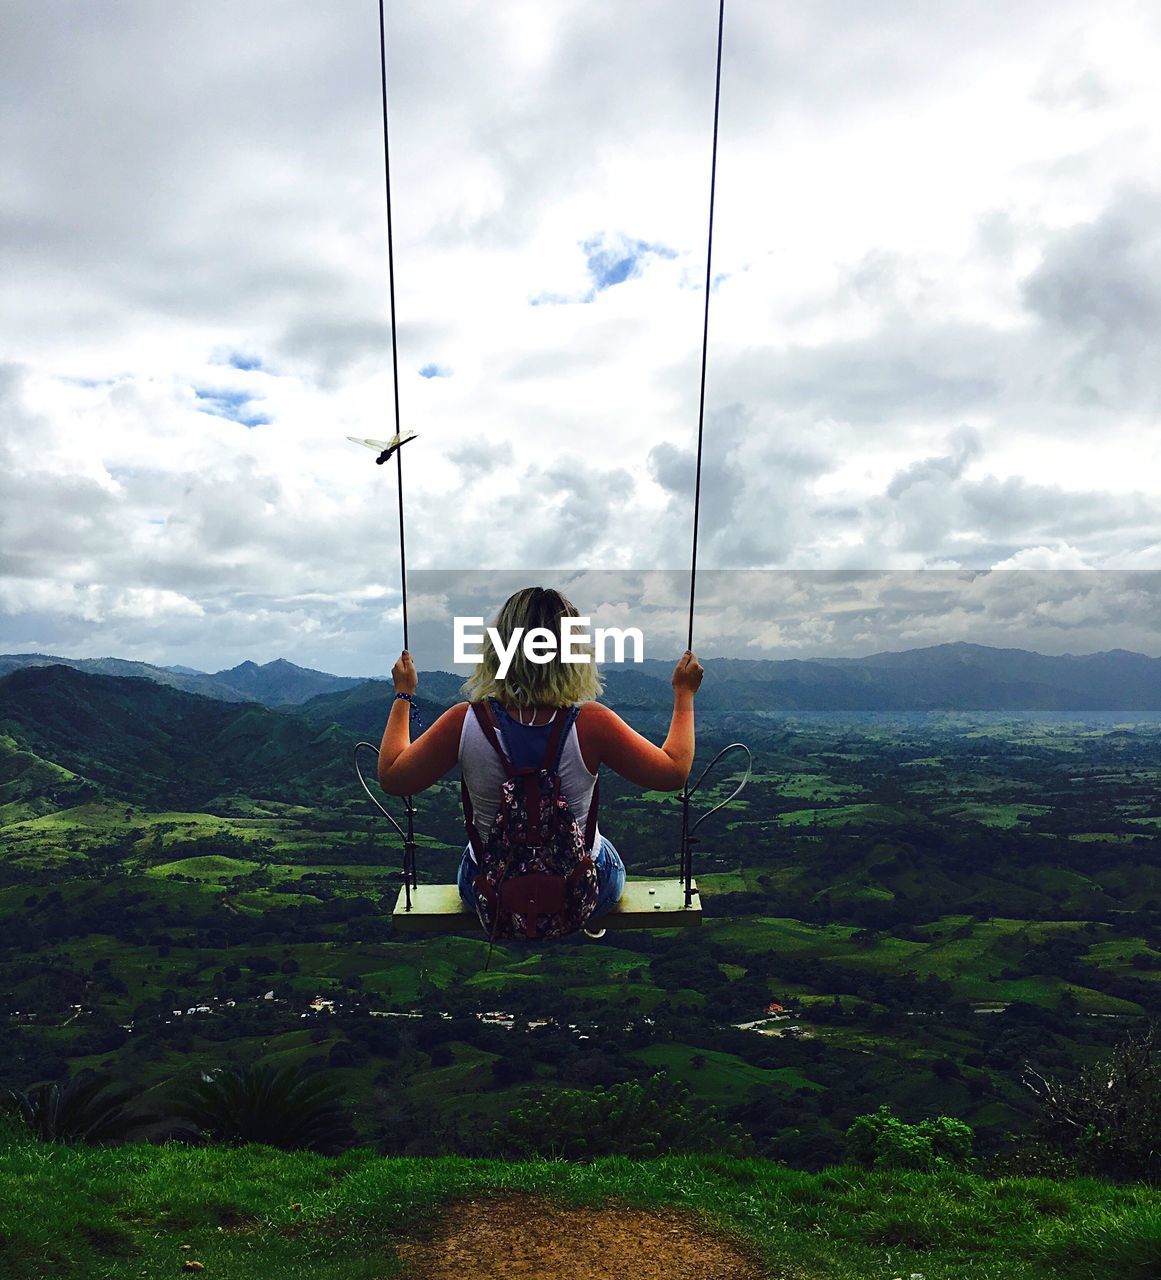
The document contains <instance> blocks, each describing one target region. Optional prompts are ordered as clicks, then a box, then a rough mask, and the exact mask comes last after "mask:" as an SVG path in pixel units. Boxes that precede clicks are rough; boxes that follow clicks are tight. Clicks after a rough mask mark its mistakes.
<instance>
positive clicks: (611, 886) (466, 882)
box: [456, 836, 625, 920]
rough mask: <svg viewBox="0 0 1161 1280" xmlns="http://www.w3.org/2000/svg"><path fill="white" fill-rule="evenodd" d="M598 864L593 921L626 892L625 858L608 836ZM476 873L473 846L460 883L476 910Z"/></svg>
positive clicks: (467, 903)
mask: <svg viewBox="0 0 1161 1280" xmlns="http://www.w3.org/2000/svg"><path fill="white" fill-rule="evenodd" d="M596 863H597V884H598V886H599V893H598V896H597V905H596V909H595V910H594V911H593V914H592V915H591V916H590V917H589V919H590V920H595V919H596V918H597V917H598V916H600V915H603V914H604V913H605V912H606V911H608V909H609V908H610V907H611V906H613V905H614V904H615V903H617V902H620V901H621V894H623V893H624V892H625V864H624V863H623V862H622V861H621V855H620V854H619V853H618V852H617V850H616V849H615V848H614V847H613V842H612V841H611V840H609V839H608V838H607V837H606V836H601V840H600V843H599V844H598V845H597V852H596ZM476 874H477V868H476V860H475V858H473V857H472V850H471V846H469V847H468V848H466V849H465V850H464V856H463V858H461V859H460V871H459V876H458V877H457V881H456V882H457V884H458V885H459V890H460V897H461V898H462V899H463V902H464V905H465V906H466V907H469V908H470V909H471V910H472V911H475V909H476V891H475V889H474V888H473V887H472V881H473V880H475V878H476Z"/></svg>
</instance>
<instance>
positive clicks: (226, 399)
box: [194, 387, 270, 427]
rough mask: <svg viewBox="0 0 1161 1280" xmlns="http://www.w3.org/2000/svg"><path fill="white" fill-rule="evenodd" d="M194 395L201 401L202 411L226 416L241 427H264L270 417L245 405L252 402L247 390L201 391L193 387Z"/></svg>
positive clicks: (218, 416)
mask: <svg viewBox="0 0 1161 1280" xmlns="http://www.w3.org/2000/svg"><path fill="white" fill-rule="evenodd" d="M194 395H196V396H197V398H198V399H199V400H200V401H201V404H199V405H198V408H199V409H200V410H201V412H202V413H212V414H213V415H214V416H215V417H216V418H228V419H229V420H230V421H231V422H237V423H238V424H239V425H241V426H243V427H264V426H266V425H267V424H268V423H269V422H270V419H269V418H268V417H267V416H266V415H265V414H264V413H260V412H258V411H257V410H254V409H248V408H247V407H246V406H247V405H249V404H251V403H252V402H253V399H254V398H253V396H251V395H250V393H249V392H248V391H208V390H207V391H202V390H199V389H198V388H197V387H194Z"/></svg>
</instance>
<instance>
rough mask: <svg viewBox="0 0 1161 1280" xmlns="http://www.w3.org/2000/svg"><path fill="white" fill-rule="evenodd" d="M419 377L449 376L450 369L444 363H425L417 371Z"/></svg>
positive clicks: (450, 374) (450, 373)
mask: <svg viewBox="0 0 1161 1280" xmlns="http://www.w3.org/2000/svg"><path fill="white" fill-rule="evenodd" d="M419 376H420V377H421V378H450V377H451V376H452V371H451V369H450V367H449V366H448V365H446V364H435V363H434V362H433V363H431V364H425V365H424V366H423V368H422V369H420V371H419Z"/></svg>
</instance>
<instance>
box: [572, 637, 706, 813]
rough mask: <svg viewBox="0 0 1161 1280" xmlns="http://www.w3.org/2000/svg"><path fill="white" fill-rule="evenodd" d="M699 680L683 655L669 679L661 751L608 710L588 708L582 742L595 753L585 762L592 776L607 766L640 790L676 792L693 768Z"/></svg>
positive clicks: (693, 661) (691, 660)
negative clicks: (666, 724) (668, 711)
mask: <svg viewBox="0 0 1161 1280" xmlns="http://www.w3.org/2000/svg"><path fill="white" fill-rule="evenodd" d="M704 674H705V673H704V671H703V669H702V667H701V664H700V663H699V662H698V660H697V658H695V657H694V655H693V654H692V653H686V654H685V655H683V657H682V659H681V661H680V662H679V663H678V664H677V669H676V670H675V671H674V673H673V715H672V717H671V718H670V721H669V733H668V735H667V736H666V739H665V741H664V742H663V743H662V745H661V746H660V747H657V746H654V744H653V743H652V742H650V741H649V739H648V738H645V737H642V735H641V734H639V733H638V732H637V731H636V730H635V729H633V728H631V727H630V726H629V725H627V724H626V723H625V721H624V720H622V719H621V717H620V716H619V715H617V713H616V712H615V711H613V710H612V709H611V708H609V707H605V706H602V705H601V704H600V703H597V702H591V703H587V704H586V705H585V707H584V709H583V711H582V715H583V717H584V724H585V737H586V739H587V740H588V741H590V742H591V743H592V745H593V746H594V747H595V748H596V751H595V758H594V759H592V760H589V759H588V758H586V760H585V763H586V764H587V765H588V766H589V768H590V770H591V771H593V772H595V766H596V765H600V764H607V765H608V766H609V768H610V769H613V770H615V771H616V772H617V773H619V774H620V775H621V777H623V778H627V779H628V780H629V781H630V782H635V783H636V784H637V785H638V786H640V787H649V788H650V789H652V790H654V791H677V790H679V789H680V788H681V787H682V786H683V785H684V784H685V780H686V778H688V777H689V771H690V769H691V768H693V753H694V726H693V699H694V695H695V694H696V693H697V690H698V686H699V685H700V684H701V680H702V676H703V675H704ZM578 727H579V726H578ZM585 754H586V757H587V754H588V753H587V752H586V753H585Z"/></svg>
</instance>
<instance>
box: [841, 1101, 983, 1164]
mask: <svg viewBox="0 0 1161 1280" xmlns="http://www.w3.org/2000/svg"><path fill="white" fill-rule="evenodd" d="M972 1138H973V1134H972V1131H971V1129H970V1128H969V1127H968V1126H967V1125H966V1124H964V1122H963V1121H962V1120H956V1119H954V1118H953V1117H952V1116H936V1117H935V1118H934V1119H929V1120H921V1121H920V1122H919V1123H918V1124H906V1123H905V1122H904V1121H902V1120H900V1119H899V1117H898V1116H897V1115H896V1114H895V1113H894V1111H892V1110H891V1108H890V1107H889V1106H888V1105H887V1104H886V1103H884V1104H883V1105H882V1106H881V1107H880V1108H879V1109H878V1111H875V1112H872V1113H871V1114H869V1115H864V1116H858V1117H856V1119H855V1120H854V1122H853V1123H852V1124H851V1127H850V1128H849V1129H848V1130H847V1159H848V1160H850V1161H851V1162H852V1163H854V1164H859V1165H862V1166H863V1167H864V1168H865V1169H919V1170H923V1171H926V1172H929V1173H930V1172H934V1171H935V1170H936V1169H964V1168H966V1167H967V1166H968V1165H969V1164H970V1163H971V1154H972Z"/></svg>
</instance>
